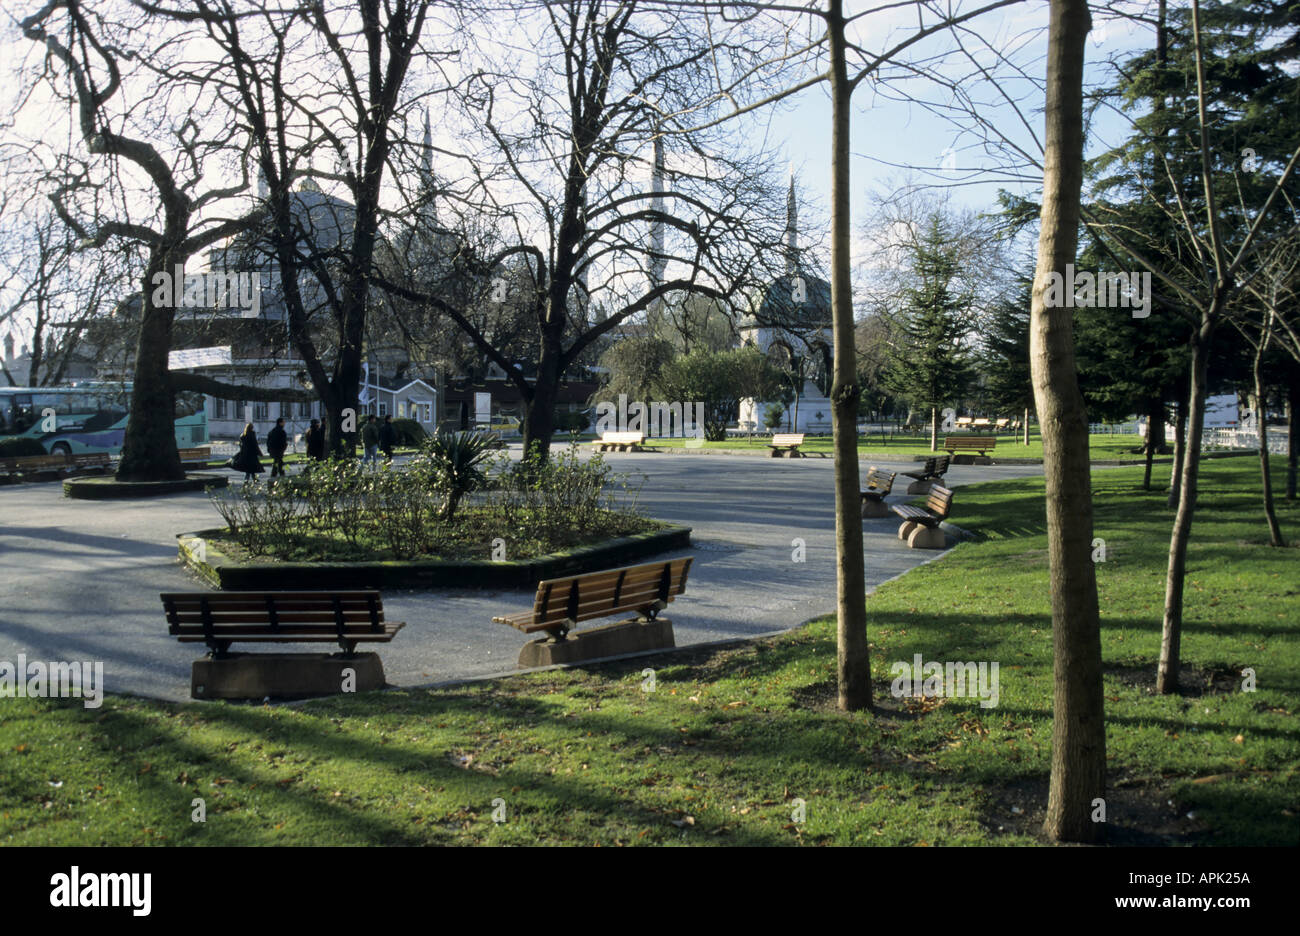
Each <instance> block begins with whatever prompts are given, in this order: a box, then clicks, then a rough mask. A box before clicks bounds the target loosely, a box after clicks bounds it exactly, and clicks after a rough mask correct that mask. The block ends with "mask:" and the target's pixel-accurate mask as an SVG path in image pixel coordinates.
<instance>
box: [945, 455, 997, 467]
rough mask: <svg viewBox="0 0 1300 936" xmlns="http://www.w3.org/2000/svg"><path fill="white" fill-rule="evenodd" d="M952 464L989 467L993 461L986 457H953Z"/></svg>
mask: <svg viewBox="0 0 1300 936" xmlns="http://www.w3.org/2000/svg"><path fill="white" fill-rule="evenodd" d="M952 463H953V464H954V465H991V464H993V459H992V458H990V457H989V456H988V455H954V456H953V457H952Z"/></svg>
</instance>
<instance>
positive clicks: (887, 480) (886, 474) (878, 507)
mask: <svg viewBox="0 0 1300 936" xmlns="http://www.w3.org/2000/svg"><path fill="white" fill-rule="evenodd" d="M897 476H898V473H897V472H895V471H881V470H880V469H879V468H877V467H876V466H875V465H872V466H871V468H870V469H869V470H868V471H867V482H866V484H865V485H864V486H863V488H862V491H861V494H862V516H864V517H888V516H889V510H888V508H886V506H885V498H886V497H888V496H889V492H890V491H891V490H893V488H894V478H896V477H897Z"/></svg>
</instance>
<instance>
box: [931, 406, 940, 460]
mask: <svg viewBox="0 0 1300 936" xmlns="http://www.w3.org/2000/svg"><path fill="white" fill-rule="evenodd" d="M930 451H932V452H937V451H939V407H937V406H932V407H930Z"/></svg>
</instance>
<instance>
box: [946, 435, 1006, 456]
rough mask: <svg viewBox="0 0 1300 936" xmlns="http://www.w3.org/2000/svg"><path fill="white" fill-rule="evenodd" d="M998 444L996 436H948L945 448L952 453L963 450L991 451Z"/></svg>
mask: <svg viewBox="0 0 1300 936" xmlns="http://www.w3.org/2000/svg"><path fill="white" fill-rule="evenodd" d="M997 444H998V440H997V438H996V437H995V436H948V437H946V438H945V439H944V440H943V447H944V448H946V449H947V450H948V451H950V452H957V451H960V450H962V449H979V450H981V451H983V450H987V449H991V448H993V447H994V446H995V445H997Z"/></svg>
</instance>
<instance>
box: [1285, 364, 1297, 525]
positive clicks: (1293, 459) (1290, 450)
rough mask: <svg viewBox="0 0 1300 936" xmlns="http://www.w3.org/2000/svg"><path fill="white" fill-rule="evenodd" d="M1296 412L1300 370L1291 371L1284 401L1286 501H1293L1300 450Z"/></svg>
mask: <svg viewBox="0 0 1300 936" xmlns="http://www.w3.org/2000/svg"><path fill="white" fill-rule="evenodd" d="M1296 410H1300V369H1293V370H1292V371H1291V384H1290V387H1289V388H1288V391H1287V401H1286V432H1287V442H1286V499H1287V500H1295V482H1296V467H1297V464H1298V463H1300V450H1298V449H1297V448H1296V438H1295V437H1296V419H1295V417H1296Z"/></svg>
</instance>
